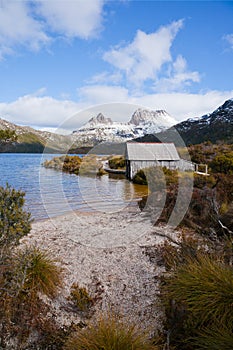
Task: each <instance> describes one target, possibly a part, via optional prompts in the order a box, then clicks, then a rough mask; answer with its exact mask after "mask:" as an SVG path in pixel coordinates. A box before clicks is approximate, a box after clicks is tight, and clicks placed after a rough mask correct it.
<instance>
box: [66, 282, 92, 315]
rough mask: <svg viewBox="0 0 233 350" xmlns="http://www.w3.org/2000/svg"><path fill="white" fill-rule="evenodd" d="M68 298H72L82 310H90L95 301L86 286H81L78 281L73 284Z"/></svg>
mask: <svg viewBox="0 0 233 350" xmlns="http://www.w3.org/2000/svg"><path fill="white" fill-rule="evenodd" d="M68 299H69V300H71V301H72V302H73V303H74V305H75V306H76V307H77V308H78V310H80V311H88V309H89V308H90V307H91V306H92V305H93V302H94V301H93V299H92V297H91V296H90V295H89V293H88V291H87V289H86V288H85V287H80V286H79V285H78V283H74V284H73V285H72V286H71V292H70V296H69V298H68Z"/></svg>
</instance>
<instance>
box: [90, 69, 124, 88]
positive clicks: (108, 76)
mask: <svg viewBox="0 0 233 350" xmlns="http://www.w3.org/2000/svg"><path fill="white" fill-rule="evenodd" d="M121 80H122V74H121V73H120V72H119V71H118V72H115V73H109V72H107V71H105V72H102V73H98V74H96V75H94V76H93V77H91V79H88V80H87V84H106V83H107V82H108V83H110V84H113V85H114V84H117V83H120V81H121Z"/></svg>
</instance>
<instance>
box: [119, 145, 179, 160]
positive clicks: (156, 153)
mask: <svg viewBox="0 0 233 350" xmlns="http://www.w3.org/2000/svg"><path fill="white" fill-rule="evenodd" d="M126 159H128V160H179V159H180V157H179V155H178V153H177V150H176V147H175V145H174V143H139V142H127V143H126Z"/></svg>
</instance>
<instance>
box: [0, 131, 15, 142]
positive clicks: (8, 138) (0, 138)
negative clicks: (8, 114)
mask: <svg viewBox="0 0 233 350" xmlns="http://www.w3.org/2000/svg"><path fill="white" fill-rule="evenodd" d="M15 141H17V135H16V133H15V131H14V130H0V143H9V142H15Z"/></svg>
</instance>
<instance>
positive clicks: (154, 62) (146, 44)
mask: <svg viewBox="0 0 233 350" xmlns="http://www.w3.org/2000/svg"><path fill="white" fill-rule="evenodd" d="M182 26H183V20H179V21H175V22H172V23H171V24H170V25H168V26H163V27H161V28H160V29H158V30H157V31H156V32H154V33H150V34H146V33H145V32H143V31H141V30H138V31H137V34H136V36H135V38H134V40H133V41H132V42H131V43H129V44H128V45H125V46H122V45H121V46H118V47H115V48H113V49H111V50H110V51H107V52H105V54H104V55H103V59H104V60H105V61H107V62H108V63H110V64H111V65H113V66H114V67H115V68H117V69H118V70H120V71H122V72H124V73H125V75H126V78H127V79H128V80H129V81H130V82H132V83H134V84H135V85H140V84H142V83H143V82H144V81H146V80H147V79H152V80H156V79H157V75H158V73H159V72H160V70H161V69H162V67H163V65H164V64H165V63H169V62H172V61H173V58H172V55H171V51H170V49H171V46H172V43H173V40H174V39H175V37H176V34H177V33H178V31H179V30H180V29H181V28H182Z"/></svg>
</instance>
